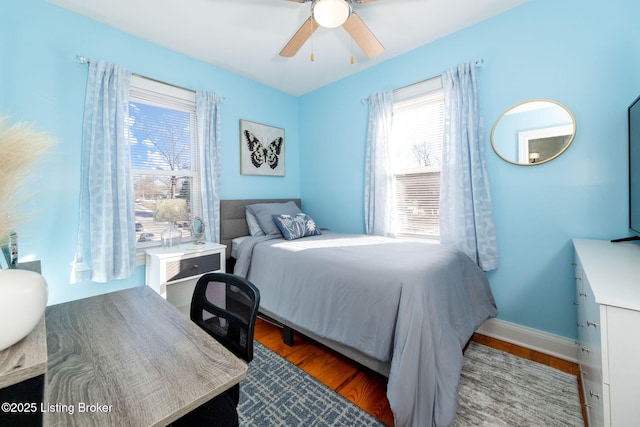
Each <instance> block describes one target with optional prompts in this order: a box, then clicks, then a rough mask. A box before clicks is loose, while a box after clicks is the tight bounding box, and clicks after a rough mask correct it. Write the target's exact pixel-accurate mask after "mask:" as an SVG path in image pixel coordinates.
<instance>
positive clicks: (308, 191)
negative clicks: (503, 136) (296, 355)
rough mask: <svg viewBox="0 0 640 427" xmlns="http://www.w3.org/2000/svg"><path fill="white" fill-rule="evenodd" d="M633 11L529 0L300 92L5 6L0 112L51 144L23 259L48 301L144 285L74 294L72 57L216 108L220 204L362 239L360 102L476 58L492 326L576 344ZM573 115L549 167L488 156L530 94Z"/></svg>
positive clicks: (623, 156) (617, 125)
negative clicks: (498, 128) (284, 203)
mask: <svg viewBox="0 0 640 427" xmlns="http://www.w3.org/2000/svg"><path fill="white" fill-rule="evenodd" d="M638 16H640V3H638V2H637V1H636V0H612V1H610V2H608V3H607V4H606V5H603V4H600V3H598V2H595V1H592V0H589V1H586V2H585V1H582V0H564V1H562V2H558V1H555V0H531V1H530V2H529V3H527V4H525V5H524V6H521V7H519V8H517V9H514V10H512V11H510V12H507V13H506V14H503V15H501V16H499V17H496V18H493V19H491V20H488V21H486V22H483V23H481V24H479V25H476V26H474V27H471V28H469V29H467V30H463V31H461V32H458V33H456V34H453V35H451V36H448V37H446V38H444V39H441V40H439V41H437V42H434V43H431V44H429V45H426V46H423V47H422V48H419V49H416V50H414V51H411V52H409V53H407V54H405V55H402V56H401V57H398V58H396V59H393V60H390V61H387V62H385V63H382V64H380V65H378V66H376V67H373V68H371V69H369V70H367V71H364V72H361V73H359V74H358V75H356V76H353V77H350V78H347V79H343V80H341V81H339V82H336V83H335V84H332V85H330V86H327V87H325V88H322V89H319V90H317V91H314V92H312V93H309V94H307V95H304V96H302V97H299V98H296V97H292V96H289V95H286V94H283V93H281V92H279V91H276V90H273V89H270V88H268V87H265V86H263V85H260V84H258V83H255V82H252V81H249V80H246V79H243V78H241V77H239V76H237V75H234V74H232V73H228V72H226V71H223V70H221V69H219V68H216V67H213V66H210V65H207V64H204V63H202V62H199V61H195V60H192V59H189V58H187V57H184V56H181V55H179V54H176V53H174V52H171V51H168V50H166V49H163V48H160V47H158V46H155V45H152V44H149V43H147V42H145V41H142V40H140V39H137V38H135V37H131V36H128V35H125V34H123V33H120V32H118V31H115V30H112V29H110V28H108V27H105V26H103V25H101V24H98V23H96V22H93V21H91V20H88V19H86V18H83V17H80V16H78V15H75V14H72V13H69V12H66V11H64V10H62V9H59V8H57V7H55V6H52V5H50V4H48V3H45V2H44V1H42V0H9V1H8V2H6V1H5V2H2V3H0V37H1V41H2V43H0V112H3V113H7V114H10V115H11V116H12V117H13V118H15V119H20V120H26V121H30V122H35V123H36V124H37V125H38V128H39V129H42V130H48V131H49V132H51V133H52V134H53V135H55V136H56V137H57V138H58V139H59V140H60V143H59V144H58V146H56V147H55V149H53V150H52V152H51V155H50V156H49V157H47V159H45V160H44V161H42V162H41V163H40V165H39V168H37V170H36V171H35V172H34V174H33V176H32V179H33V182H35V183H36V184H35V185H34V186H33V187H32V188H34V189H37V190H38V191H37V192H36V193H35V194H34V198H33V199H32V201H31V202H30V203H29V206H28V207H29V208H31V209H30V211H31V212H32V213H33V215H32V217H33V218H30V221H29V223H28V226H27V225H25V226H23V227H20V228H19V229H18V232H19V234H20V239H21V247H20V249H21V254H22V255H23V256H30V257H34V258H39V259H42V262H43V270H44V273H45V276H46V277H47V279H48V281H49V284H50V289H51V297H50V303H56V302H61V301H65V300H69V299H75V298H81V297H84V296H89V295H93V294H97V293H103V292H109V291H113V290H116V289H120V288H123V287H129V286H136V285H140V284H142V283H143V282H144V269H143V268H139V269H138V270H137V274H136V276H135V277H133V278H132V279H130V280H127V281H122V282H114V283H109V284H105V285H101V284H90V283H86V284H79V285H69V284H68V277H69V272H70V265H69V263H70V262H71V260H72V258H73V253H74V248H75V239H76V228H77V199H78V189H79V182H78V181H79V179H80V172H79V149H80V135H81V126H82V111H83V98H84V86H85V82H86V74H87V69H86V65H80V64H77V63H76V62H75V56H76V55H77V54H82V55H85V56H87V57H90V58H94V59H105V60H108V61H111V62H116V63H120V64H122V65H124V66H125V67H126V68H128V69H129V70H131V71H133V72H135V73H139V74H142V75H146V76H149V77H153V78H156V79H159V80H164V81H167V82H169V83H173V84H176V85H180V86H185V87H190V88H193V89H203V90H210V91H215V92H217V93H218V94H220V95H222V96H224V97H225V98H226V101H225V103H224V105H223V110H222V117H223V122H222V139H223V156H224V157H223V165H224V167H223V169H224V170H223V182H222V193H223V194H222V195H223V198H244V197H298V196H299V197H302V198H303V200H304V205H305V210H306V211H308V212H309V213H310V214H312V215H313V216H314V218H315V219H316V220H317V221H318V222H319V223H320V225H321V226H328V227H330V228H332V229H334V230H337V231H354V232H361V231H362V230H363V229H364V222H363V195H362V194H363V171H364V144H365V138H366V126H367V123H366V121H367V106H366V105H365V104H362V103H361V99H362V98H363V97H366V96H369V95H370V94H371V93H373V92H376V91H380V90H391V89H394V88H397V87H401V86H404V85H407V84H411V83H414V82H416V81H420V80H423V79H425V78H429V77H432V76H435V75H437V74H440V73H441V72H442V71H443V70H445V69H447V68H448V67H451V66H454V65H456V64H458V63H461V62H465V61H472V60H477V59H481V58H482V59H484V60H485V65H484V66H483V68H482V69H481V70H480V78H481V96H482V99H483V101H482V108H483V111H484V117H485V123H486V137H487V140H486V143H485V146H486V147H487V163H488V168H489V175H490V179H491V183H492V195H493V201H494V206H495V219H496V223H497V232H498V239H499V246H500V251H501V259H500V267H499V268H498V269H497V270H496V271H494V272H491V273H489V279H490V282H491V286H492V289H493V292H494V294H495V296H496V300H497V303H498V308H499V310H500V314H499V317H500V318H501V319H503V320H506V321H510V322H514V323H517V324H520V325H524V326H528V327H532V328H535V329H539V330H542V331H546V332H550V333H554V334H558V335H561V336H565V337H570V338H572V337H575V310H574V308H573V306H572V302H573V293H574V290H573V288H574V285H573V273H572V267H571V262H572V248H571V243H570V239H571V238H572V237H593V238H605V239H608V238H612V237H619V236H624V235H627V234H629V232H628V229H627V226H626V224H627V198H626V197H627V170H626V165H627V163H626V162H627V152H626V150H627V146H626V127H627V124H626V107H627V106H628V105H629V104H630V103H631V102H632V101H633V99H635V97H636V96H637V95H638V94H640V26H638V25H637V17H638ZM534 98H535V99H539V98H546V99H553V100H556V101H558V102H560V103H563V104H564V105H566V106H567V107H568V108H569V109H570V110H571V111H572V112H573V114H574V115H575V117H576V120H577V124H578V132H577V136H576V138H575V141H574V143H573V145H572V146H571V147H570V148H569V149H568V150H567V151H566V152H565V153H564V154H563V155H562V156H560V157H559V158H558V159H555V160H554V161H552V162H550V163H546V164H543V165H540V166H536V167H518V166H515V165H511V164H508V163H506V162H504V161H502V160H500V159H499V158H498V157H497V156H496V155H495V154H494V153H493V152H492V151H491V145H490V141H489V134H490V130H491V126H492V125H493V121H494V120H495V119H496V118H497V117H498V116H499V115H500V114H502V112H504V111H505V110H506V109H507V108H508V107H510V106H512V105H514V104H517V103H519V102H521V101H524V100H527V99H534ZM240 118H243V119H248V120H252V121H257V122H261V123H267V124H271V125H274V126H278V127H282V128H285V129H286V136H287V147H286V149H287V151H286V153H287V154H286V156H287V157H286V160H287V171H286V177H285V178H260V177H246V176H241V175H240V174H239V164H240V161H239V146H238V144H239V135H238V121H239V119H240Z"/></svg>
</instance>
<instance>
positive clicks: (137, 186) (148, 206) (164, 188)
mask: <svg viewBox="0 0 640 427" xmlns="http://www.w3.org/2000/svg"><path fill="white" fill-rule="evenodd" d="M192 186H193V177H190V176H187V177H185V176H176V175H164V176H163V175H141V174H134V175H133V189H134V192H135V195H136V215H135V216H136V240H137V241H138V242H159V241H160V233H162V230H164V229H165V228H167V226H168V225H169V224H168V223H166V222H154V221H153V214H154V212H155V209H156V200H158V199H165V198H183V199H186V200H187V209H188V211H189V218H192V217H193V214H192V212H193V201H192V190H191V189H192ZM172 192H173V193H174V194H176V197H168V195H169V194H171V193H172ZM190 224H191V222H190V220H188V219H186V220H184V221H178V222H177V225H178V228H179V229H181V230H182V238H183V239H184V238H187V237H190V236H191V230H190V228H189V226H190Z"/></svg>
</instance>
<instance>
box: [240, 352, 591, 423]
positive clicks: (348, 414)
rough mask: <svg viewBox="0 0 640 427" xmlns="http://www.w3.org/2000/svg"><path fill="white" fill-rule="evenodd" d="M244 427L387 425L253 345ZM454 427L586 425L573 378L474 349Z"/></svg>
mask: <svg viewBox="0 0 640 427" xmlns="http://www.w3.org/2000/svg"><path fill="white" fill-rule="evenodd" d="M238 414H239V417H240V425H241V426H251V427H254V426H255V427H262V426H264V427H266V426H268V427H272V426H273V427H280V426H282V427H284V426H287V427H288V426H291V427H299V426H304V427H307V426H358V427H361V426H362V427H367V426H384V424H383V423H382V422H381V421H379V420H378V419H376V418H374V417H373V416H371V415H370V414H368V413H367V412H365V411H364V410H362V409H360V408H358V407H357V406H356V405H354V404H353V403H351V402H349V401H348V400H347V399H345V398H344V397H342V396H340V395H339V394H338V393H336V392H334V391H333V390H331V389H330V388H328V387H327V386H325V385H324V384H322V383H320V382H319V381H318V380H316V379H315V378H313V377H311V376H310V375H309V374H307V373H306V372H304V371H303V370H301V369H299V368H298V367H297V366H295V365H293V364H292V363H290V362H288V361H287V360H286V359H284V358H282V357H280V356H279V355H277V354H276V353H274V352H273V351H271V350H269V349H267V348H265V347H264V346H263V345H261V344H260V343H258V342H257V341H256V342H255V346H254V358H253V361H251V363H250V364H249V374H248V375H247V378H245V379H244V380H243V381H242V385H241V386H240V403H239V405H238ZM453 426H455V427H468V426H490V427H497V426H505V427H511V426H532V427H533V426H535V427H537V426H540V427H547V426H558V427H566V426H578V427H582V426H584V422H583V420H582V411H581V407H580V398H579V396H578V384H577V379H576V377H575V376H573V375H570V374H565V373H564V372H561V371H559V370H557V369H554V368H550V367H548V366H545V365H542V364H539V363H536V362H531V361H529V360H526V359H522V358H519V357H516V356H514V355H511V354H509V353H505V352H502V351H499V350H495V349H493V348H490V347H486V346H483V345H480V344H477V343H475V342H471V343H470V345H469V347H468V348H467V351H466V352H465V357H464V364H463V367H462V374H461V377H460V385H459V401H458V411H457V414H456V419H455V421H454V423H453Z"/></svg>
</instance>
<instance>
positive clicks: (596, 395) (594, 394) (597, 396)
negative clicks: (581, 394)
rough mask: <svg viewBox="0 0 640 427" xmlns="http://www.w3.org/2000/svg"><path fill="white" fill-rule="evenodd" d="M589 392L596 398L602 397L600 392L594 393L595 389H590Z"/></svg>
mask: <svg viewBox="0 0 640 427" xmlns="http://www.w3.org/2000/svg"><path fill="white" fill-rule="evenodd" d="M589 394H590V395H591V397H595V398H596V399H598V400H599V399H600V395H599V394H598V393H594V392H593V390H589Z"/></svg>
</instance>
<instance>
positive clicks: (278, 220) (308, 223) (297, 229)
mask: <svg viewBox="0 0 640 427" xmlns="http://www.w3.org/2000/svg"><path fill="white" fill-rule="evenodd" d="M273 222H274V223H275V224H276V225H277V226H278V228H279V229H280V231H281V232H282V235H283V236H284V238H285V239H287V240H294V239H299V238H301V237H307V236H318V235H320V234H322V233H320V230H318V229H317V228H316V223H315V221H314V220H312V219H311V217H310V216H309V215H307V214H305V213H299V214H296V215H273Z"/></svg>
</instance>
